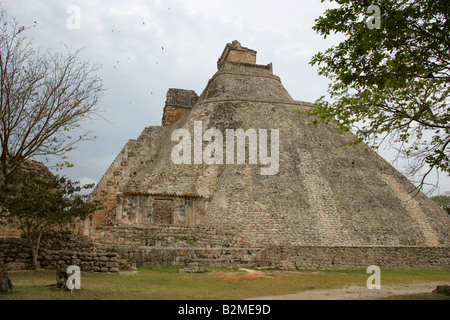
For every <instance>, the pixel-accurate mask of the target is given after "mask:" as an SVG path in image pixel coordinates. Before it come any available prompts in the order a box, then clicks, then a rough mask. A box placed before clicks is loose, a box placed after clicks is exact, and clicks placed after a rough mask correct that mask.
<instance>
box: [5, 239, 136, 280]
mask: <svg viewBox="0 0 450 320" xmlns="http://www.w3.org/2000/svg"><path fill="white" fill-rule="evenodd" d="M106 249H107V248H106ZM0 256H1V257H2V258H3V261H4V262H5V264H6V267H7V269H9V270H24V269H31V268H32V262H31V249H30V246H29V244H28V242H27V241H26V239H23V238H0ZM38 263H39V265H40V267H41V268H44V269H54V270H56V269H57V268H60V267H62V266H64V265H77V266H79V267H80V268H81V271H83V272H119V271H122V270H129V269H130V265H129V264H128V262H126V261H125V260H122V259H120V257H119V254H118V253H117V252H114V251H106V250H105V248H104V247H96V245H95V244H94V242H93V241H92V240H91V239H89V238H88V237H85V236H73V235H51V236H47V237H45V238H43V239H42V241H41V248H40V250H39V255H38Z"/></svg>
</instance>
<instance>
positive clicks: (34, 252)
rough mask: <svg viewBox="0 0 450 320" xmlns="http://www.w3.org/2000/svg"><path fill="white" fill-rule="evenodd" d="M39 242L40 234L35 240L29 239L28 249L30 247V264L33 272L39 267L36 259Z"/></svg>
mask: <svg viewBox="0 0 450 320" xmlns="http://www.w3.org/2000/svg"><path fill="white" fill-rule="evenodd" d="M40 241H41V235H40V233H39V235H38V238H37V239H29V243H30V247H31V263H32V265H33V269H34V270H37V269H38V267H39V265H38V261H37V258H38V254H39V245H40Z"/></svg>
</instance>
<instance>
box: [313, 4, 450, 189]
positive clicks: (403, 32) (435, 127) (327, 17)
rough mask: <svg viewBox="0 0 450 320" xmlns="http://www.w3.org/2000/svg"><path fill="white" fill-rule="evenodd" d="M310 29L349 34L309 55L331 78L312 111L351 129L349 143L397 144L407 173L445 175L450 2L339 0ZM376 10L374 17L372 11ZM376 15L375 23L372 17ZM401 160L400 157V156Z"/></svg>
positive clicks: (449, 138) (449, 140)
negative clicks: (311, 55)
mask: <svg viewBox="0 0 450 320" xmlns="http://www.w3.org/2000/svg"><path fill="white" fill-rule="evenodd" d="M322 1H323V0H322ZM336 3H337V4H339V7H338V8H334V9H329V10H327V11H326V12H325V14H324V16H321V17H319V18H318V19H316V24H315V26H314V27H313V29H314V30H315V31H317V32H318V33H319V34H320V35H322V36H324V37H325V38H326V37H327V36H328V35H330V34H331V33H332V32H334V33H341V34H344V35H345V36H346V39H345V40H344V41H342V42H341V43H339V44H338V45H337V46H334V47H332V48H329V49H327V50H326V51H324V52H319V53H317V54H316V55H314V56H313V58H312V60H311V61H310V64H311V65H318V66H319V74H320V75H324V76H326V77H328V78H329V79H330V80H331V83H330V85H329V89H328V93H329V98H330V99H331V101H327V97H325V96H323V97H321V98H320V99H319V100H317V101H316V104H315V107H314V108H313V110H312V111H310V112H309V114H310V115H315V116H319V117H318V119H319V120H317V118H316V120H315V121H314V122H315V123H318V122H319V121H322V122H325V123H327V122H330V121H335V122H336V123H337V124H338V126H339V129H340V130H341V131H349V130H351V131H353V132H355V134H356V139H355V141H353V142H352V143H358V142H361V141H365V142H367V143H368V144H370V145H371V146H372V147H374V148H377V147H379V146H380V145H381V144H383V143H384V144H386V145H388V146H389V145H396V146H397V148H398V153H397V155H398V157H400V156H404V157H407V158H408V161H409V166H408V168H407V172H406V174H407V175H409V176H413V175H415V174H417V173H419V172H420V170H422V169H425V173H422V175H421V181H420V184H419V185H418V188H422V187H423V185H424V183H425V178H426V177H427V176H428V174H429V173H430V172H431V171H432V170H438V171H442V172H444V173H447V174H449V173H450V158H449V148H450V147H449V145H450V107H449V101H450V99H449V93H450V7H449V6H448V1H446V0H436V1H427V0H414V1H412V0H403V1H397V0H379V1H376V2H374V3H375V4H376V6H373V5H372V0H370V1H368V0H365V1H359V0H358V1H356V0H336ZM377 14H379V15H378V16H377ZM374 20H376V21H374ZM397 159H398V158H397Z"/></svg>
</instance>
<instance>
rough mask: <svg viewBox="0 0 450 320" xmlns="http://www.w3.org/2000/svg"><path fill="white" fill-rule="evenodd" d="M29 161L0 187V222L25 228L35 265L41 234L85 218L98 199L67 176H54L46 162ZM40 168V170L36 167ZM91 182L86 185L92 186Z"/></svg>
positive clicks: (34, 264) (34, 265)
mask: <svg viewBox="0 0 450 320" xmlns="http://www.w3.org/2000/svg"><path fill="white" fill-rule="evenodd" d="M34 163H36V162H27V164H26V167H33V166H34V168H33V169H31V170H30V168H26V170H23V169H19V170H18V171H16V172H15V174H14V175H12V176H11V177H10V179H9V180H8V182H7V183H5V184H3V185H2V186H1V187H0V203H2V206H3V208H2V209H1V210H2V214H1V215H0V217H1V220H0V223H3V224H6V225H9V226H12V227H15V228H17V229H19V230H21V231H22V233H23V235H24V236H25V238H26V239H27V240H28V243H29V245H30V247H31V253H32V264H33V267H34V269H37V268H38V262H37V257H38V253H39V247H40V243H41V239H42V236H43V235H45V234H46V233H47V232H48V231H50V230H53V229H54V228H60V229H61V228H65V227H68V225H69V224H71V223H72V222H74V221H75V219H77V218H79V219H81V220H84V219H85V218H87V217H88V216H89V215H90V214H91V213H93V212H94V211H95V210H96V207H97V202H93V201H90V202H87V201H86V200H87V196H88V195H82V194H80V193H79V192H80V191H81V190H82V187H80V186H79V184H78V182H72V181H71V180H69V179H67V178H65V177H57V176H56V177H55V176H53V175H52V174H51V173H50V172H49V171H47V172H46V170H47V169H46V168H45V167H44V169H43V170H42V169H39V168H42V167H43V165H42V164H40V165H35V164H34ZM36 168H37V169H36ZM91 187H92V185H87V186H84V187H83V188H85V189H87V188H91Z"/></svg>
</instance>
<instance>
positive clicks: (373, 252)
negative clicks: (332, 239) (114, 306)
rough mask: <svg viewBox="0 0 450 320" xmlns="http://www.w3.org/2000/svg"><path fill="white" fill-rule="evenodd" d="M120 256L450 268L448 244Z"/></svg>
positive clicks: (291, 266)
mask: <svg viewBox="0 0 450 320" xmlns="http://www.w3.org/2000/svg"><path fill="white" fill-rule="evenodd" d="M108 251H114V252H117V254H118V257H120V259H123V260H126V261H128V262H129V263H131V264H133V266H138V267H139V266H142V267H159V266H177V267H183V266H185V265H187V264H188V263H190V262H199V263H200V264H202V265H205V266H239V267H242V266H246V267H268V268H278V269H285V270H296V269H297V270H347V269H355V268H363V269H366V268H367V267H368V266H370V265H377V266H379V267H380V268H385V269H394V268H400V269H408V268H419V269H450V256H449V253H450V248H445V247H436V248H432V247H300V246H298V247H270V248H223V247H222V248H220V247H219V248H198V247H185V248H183V247H171V248H167V247H135V246H112V247H110V248H108Z"/></svg>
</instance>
